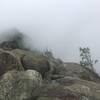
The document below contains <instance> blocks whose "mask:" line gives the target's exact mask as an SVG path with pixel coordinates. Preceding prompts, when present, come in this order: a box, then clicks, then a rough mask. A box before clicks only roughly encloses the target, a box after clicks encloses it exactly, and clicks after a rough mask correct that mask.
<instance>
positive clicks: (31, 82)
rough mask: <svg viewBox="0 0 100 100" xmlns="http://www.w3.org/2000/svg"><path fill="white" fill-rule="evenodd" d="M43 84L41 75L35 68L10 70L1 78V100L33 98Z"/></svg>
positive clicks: (27, 99)
mask: <svg viewBox="0 0 100 100" xmlns="http://www.w3.org/2000/svg"><path fill="white" fill-rule="evenodd" d="M41 84H42V78H41V75H40V74H39V73H38V72H36V71H34V70H27V71H20V72H19V71H9V72H7V73H6V74H4V75H3V76H2V78H1V79H0V100H31V98H35V96H37V95H36V94H34V91H35V90H36V88H39V86H41Z"/></svg>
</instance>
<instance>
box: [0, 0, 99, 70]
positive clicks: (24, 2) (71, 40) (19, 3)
mask: <svg viewBox="0 0 100 100" xmlns="http://www.w3.org/2000/svg"><path fill="white" fill-rule="evenodd" d="M11 28H17V29H19V30H20V31H21V32H23V33H25V34H27V35H28V36H29V38H30V41H29V42H30V43H31V45H32V47H36V48H39V49H43V50H45V49H46V48H48V49H50V50H51V51H53V53H54V55H55V56H56V57H59V58H62V59H63V60H65V61H67V62H79V47H80V46H83V47H87V46H89V47H90V49H91V52H92V55H93V58H94V59H95V58H96V59H98V60H99V64H98V66H97V70H98V71H99V72H100V68H99V65H100V0H0V31H1V32H2V31H4V30H7V29H11Z"/></svg>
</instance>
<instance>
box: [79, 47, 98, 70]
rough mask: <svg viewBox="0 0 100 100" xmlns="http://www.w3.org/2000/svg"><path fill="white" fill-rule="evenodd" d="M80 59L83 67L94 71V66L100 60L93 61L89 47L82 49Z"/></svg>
mask: <svg viewBox="0 0 100 100" xmlns="http://www.w3.org/2000/svg"><path fill="white" fill-rule="evenodd" d="M80 57H81V61H80V64H81V66H83V67H87V68H89V69H91V70H92V71H94V68H93V66H94V64H96V63H97V62H98V60H93V59H92V57H91V53H90V49H89V48H88V47H87V48H81V47H80Z"/></svg>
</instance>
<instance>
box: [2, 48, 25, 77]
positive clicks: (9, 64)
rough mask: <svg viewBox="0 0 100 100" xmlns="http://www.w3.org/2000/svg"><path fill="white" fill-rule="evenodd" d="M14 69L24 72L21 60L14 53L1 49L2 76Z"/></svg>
mask: <svg viewBox="0 0 100 100" xmlns="http://www.w3.org/2000/svg"><path fill="white" fill-rule="evenodd" d="M13 69H14V70H24V69H23V67H22V65H21V62H20V60H19V59H18V58H17V57H16V56H15V55H14V54H13V53H11V52H9V51H5V50H2V49H0V76H1V75H3V74H4V73H5V72H7V71H9V70H13Z"/></svg>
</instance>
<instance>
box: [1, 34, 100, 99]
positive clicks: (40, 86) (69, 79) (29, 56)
mask: <svg viewBox="0 0 100 100" xmlns="http://www.w3.org/2000/svg"><path fill="white" fill-rule="evenodd" d="M15 37H16V38H15ZM19 37H20V38H19ZM19 40H20V41H19ZM22 40H23V35H20V34H17V35H16V34H15V36H14V37H13V38H12V39H10V40H7V41H4V42H2V43H1V44H0V100H100V77H99V76H98V74H96V73H95V72H93V71H91V70H89V69H86V68H83V67H81V66H80V65H79V64H76V63H64V62H63V61H61V60H60V59H56V58H54V57H53V56H52V53H50V52H48V51H46V52H45V53H42V52H39V51H34V50H33V51H32V50H28V49H26V47H25V46H24V45H23V46H20V45H19V42H20V44H21V45H22V44H23V43H22Z"/></svg>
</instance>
